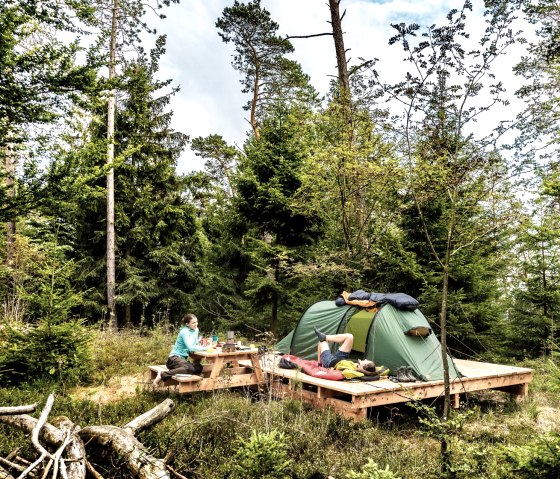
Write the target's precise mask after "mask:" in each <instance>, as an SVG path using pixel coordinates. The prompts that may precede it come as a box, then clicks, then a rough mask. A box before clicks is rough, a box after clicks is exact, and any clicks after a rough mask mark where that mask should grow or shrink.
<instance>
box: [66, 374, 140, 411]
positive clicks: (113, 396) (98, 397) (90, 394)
mask: <svg viewBox="0 0 560 479" xmlns="http://www.w3.org/2000/svg"><path fill="white" fill-rule="evenodd" d="M146 387H151V382H150V381H149V378H148V375H147V374H141V373H139V374H135V375H133V376H120V377H113V378H111V379H110V380H109V381H108V383H107V384H105V385H103V386H95V387H80V388H77V389H75V390H74V391H72V396H74V397H75V398H76V399H88V400H90V401H93V402H95V403H97V404H107V403H110V402H114V401H119V400H121V399H125V398H127V397H131V396H134V395H135V394H136V390H137V388H140V389H142V388H146Z"/></svg>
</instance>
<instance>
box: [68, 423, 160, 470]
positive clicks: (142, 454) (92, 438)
mask: <svg viewBox="0 0 560 479" xmlns="http://www.w3.org/2000/svg"><path fill="white" fill-rule="evenodd" d="M78 434H79V435H80V438H81V439H82V440H83V441H84V443H85V444H86V448H87V449H88V450H90V448H92V447H99V448H101V449H102V450H103V449H110V450H111V451H112V453H113V454H115V455H117V456H118V457H119V458H121V460H122V461H123V464H124V466H125V467H126V468H127V469H128V470H129V471H130V472H131V473H132V474H133V475H134V476H135V477H138V478H139V479H170V478H169V473H168V471H167V469H166V467H165V464H164V462H163V460H161V459H158V458H156V457H154V456H152V455H151V454H150V453H149V452H148V450H147V449H146V448H145V447H144V445H143V444H142V443H141V442H140V441H139V440H138V439H136V438H135V437H134V435H133V434H132V433H131V432H130V431H128V430H126V429H123V428H120V427H117V426H86V427H84V428H83V429H81V430H80V431H79V433H78Z"/></svg>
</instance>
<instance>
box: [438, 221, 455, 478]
mask: <svg viewBox="0 0 560 479" xmlns="http://www.w3.org/2000/svg"><path fill="white" fill-rule="evenodd" d="M453 224H454V223H452V226H450V228H449V230H448V236H447V249H446V251H445V260H444V263H443V287H442V293H441V312H440V318H439V322H440V328H441V356H442V361H443V389H444V399H443V421H444V422H445V421H447V420H448V419H449V412H450V409H451V394H450V386H449V363H448V361H447V299H448V292H449V261H450V257H451V237H452V231H453ZM440 459H441V477H450V473H451V472H452V471H451V467H450V466H451V463H450V451H449V445H448V437H447V435H446V434H443V435H442V437H441V440H440Z"/></svg>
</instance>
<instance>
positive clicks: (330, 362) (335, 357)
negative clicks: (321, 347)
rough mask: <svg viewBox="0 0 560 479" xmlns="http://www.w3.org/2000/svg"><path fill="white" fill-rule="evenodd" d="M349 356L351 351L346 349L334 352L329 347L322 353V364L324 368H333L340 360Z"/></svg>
mask: <svg viewBox="0 0 560 479" xmlns="http://www.w3.org/2000/svg"><path fill="white" fill-rule="evenodd" d="M349 357H350V353H347V352H346V351H337V352H336V353H334V354H333V353H331V352H330V351H329V350H328V349H327V350H326V351H323V352H322V353H321V366H323V367H324V368H332V367H333V366H334V365H335V364H336V363H338V362H339V361H342V360H343V359H348V358H349Z"/></svg>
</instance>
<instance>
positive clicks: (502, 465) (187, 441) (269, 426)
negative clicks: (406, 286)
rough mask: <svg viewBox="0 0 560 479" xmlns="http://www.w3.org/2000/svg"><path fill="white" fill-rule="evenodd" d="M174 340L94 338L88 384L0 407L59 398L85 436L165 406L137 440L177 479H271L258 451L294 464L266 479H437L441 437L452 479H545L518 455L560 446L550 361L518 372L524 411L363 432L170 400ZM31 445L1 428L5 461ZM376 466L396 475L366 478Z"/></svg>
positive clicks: (238, 406) (325, 416)
mask: <svg viewBox="0 0 560 479" xmlns="http://www.w3.org/2000/svg"><path fill="white" fill-rule="evenodd" d="M174 339H175V337H174V336H173V335H165V334H163V333H162V332H161V331H159V330H154V331H151V332H149V333H143V334H138V333H135V332H132V331H130V332H126V331H125V332H119V333H118V334H114V333H105V332H100V333H98V334H96V335H95V340H94V341H95V342H94V348H93V356H94V357H93V361H92V365H91V367H90V368H89V371H90V373H89V375H88V377H87V378H83V380H82V382H81V383H80V384H78V385H74V386H72V387H70V385H68V387H67V386H66V385H64V384H58V383H53V384H50V383H49V384H47V383H45V384H41V385H40V387H39V386H36V385H34V386H33V387H27V386H25V385H22V386H21V387H18V388H6V387H2V386H1V385H0V405H6V406H10V405H12V406H16V405H22V404H32V403H38V404H43V403H44V401H45V400H46V396H47V395H48V393H49V392H50V391H55V392H56V393H57V396H56V400H55V403H54V409H53V412H52V415H53V417H54V416H61V415H62V416H66V417H69V418H71V419H72V420H73V421H75V422H76V423H77V424H78V425H80V426H81V427H82V428H83V427H85V426H87V425H100V424H109V425H122V424H126V423H128V422H129V421H131V420H133V419H134V418H136V417H138V416H139V415H141V414H143V413H145V412H146V411H148V410H151V409H152V408H154V407H156V406H158V405H159V404H161V403H162V401H163V400H165V399H167V398H169V399H171V400H172V401H173V403H174V407H175V408H174V410H173V412H172V413H171V414H170V415H169V417H167V418H165V419H164V420H162V421H161V422H159V423H158V424H156V425H154V426H153V427H151V428H149V429H148V430H146V431H144V432H142V434H141V437H140V439H141V441H142V443H143V444H144V445H145V446H146V447H147V448H148V449H149V450H150V451H151V452H152V453H153V454H154V456H155V457H160V458H166V461H167V463H168V464H169V465H170V467H172V468H173V470H175V471H177V472H178V473H179V474H181V475H182V476H185V477H189V478H192V479H199V478H200V479H202V478H205V479H206V478H216V479H219V478H225V477H230V478H233V477H264V472H266V471H264V469H263V470H261V469H262V468H264V465H265V464H268V463H267V462H266V461H265V462H264V463H261V462H259V460H257V459H258V458H257V457H253V455H252V454H253V453H252V452H251V451H253V450H254V447H256V446H259V447H258V449H259V450H261V449H262V448H263V447H265V448H268V449H267V450H268V451H269V453H270V455H271V456H270V458H265V459H267V460H268V459H270V460H272V458H274V461H279V460H281V459H282V458H285V459H286V462H285V470H282V471H280V472H278V474H277V475H270V476H267V477H293V478H297V479H327V478H330V477H333V478H336V479H349V478H358V477H359V478H365V477H391V478H401V479H417V478H418V477H422V479H439V478H440V477H441V475H440V472H441V462H440V461H441V457H440V453H439V451H440V439H439V434H440V432H442V431H443V433H444V434H445V435H446V437H448V439H449V447H450V453H451V456H450V457H451V461H452V465H453V467H454V469H455V471H456V476H455V477H456V479H472V478H473V477H477V478H478V479H519V478H520V477H523V478H525V477H540V476H520V475H519V473H518V469H516V466H515V464H517V465H518V464H519V462H515V461H517V459H515V457H516V456H515V454H517V452H516V451H521V452H520V453H519V454H521V453H522V455H521V456H519V457H526V455H527V454H534V453H535V451H536V453H543V454H544V453H547V451H549V449H550V448H549V445H554V444H556V442H554V441H556V439H555V438H556V437H558V435H559V434H560V394H559V393H560V366H559V365H558V364H557V361H556V360H555V359H553V358H541V359H538V360H533V361H524V362H523V364H516V365H522V366H523V367H529V368H532V369H533V370H534V379H533V381H532V382H531V384H530V386H529V396H528V397H527V398H526V401H524V402H522V403H517V402H516V401H514V400H512V399H511V397H510V395H509V394H506V393H502V392H498V391H492V390H486V391H480V392H477V393H475V394H472V395H469V396H467V397H465V398H464V399H465V400H464V401H463V400H462V401H461V402H462V407H461V409H460V410H458V411H454V412H453V416H452V420H451V421H449V422H448V423H445V424H444V423H441V421H440V420H439V419H438V417H439V415H440V414H441V409H442V402H441V401H440V400H434V401H430V402H429V403H427V404H424V405H422V404H395V405H387V406H380V407H377V408H372V411H371V414H370V415H369V417H368V419H367V420H366V421H359V422H356V421H351V420H347V419H345V418H343V417H341V416H339V415H337V414H335V413H334V411H332V410H330V409H325V410H317V409H314V408H312V407H310V406H309V405H307V404H304V403H302V402H301V401H297V400H296V401H290V400H281V401H279V400H275V399H273V398H271V397H269V396H268V395H267V394H264V395H261V396H260V397H255V395H254V394H250V393H248V392H244V391H229V390H221V391H217V392H211V393H210V392H209V393H205V392H201V393H195V394H183V395H178V394H176V393H175V392H174V391H168V390H167V389H166V388H159V389H158V390H155V389H154V388H153V387H152V385H151V382H150V380H149V374H148V370H147V366H148V365H150V364H162V363H163V362H164V361H165V358H166V357H167V355H168V354H169V350H170V348H171V347H172V343H173V341H174ZM496 362H497V361H496ZM4 433H6V434H4ZM28 443H29V438H28V437H27V436H25V434H23V433H16V432H15V431H14V430H13V429H8V428H7V427H4V428H3V427H1V426H0V456H2V457H6V456H7V455H8V454H10V453H11V452H12V451H14V450H15V449H16V448H18V447H20V446H21V445H25V444H28ZM348 445H351V446H352V447H347V446H348ZM522 448H527V449H523V450H522ZM22 454H24V455H26V456H27V457H26V459H27V460H30V459H32V458H33V457H34V451H33V450H32V449H25V450H23V451H22ZM290 457H291V458H298V459H297V460H288V458H290ZM512 457H513V459H512ZM370 459H373V460H374V462H375V463H376V464H377V465H378V466H379V468H380V470H383V471H384V470H385V468H388V469H389V470H390V471H392V474H391V475H388V473H385V472H383V474H385V475H383V476H379V475H378V476H375V475H372V474H370V475H368V474H369V473H366V472H365V468H366V467H370V468H371V467H373V466H368V465H367V464H368V460H370ZM512 461H513V465H510V464H511V463H512ZM551 461H553V460H552V459H551ZM553 464H556V462H553ZM96 465H97V468H98V470H99V471H102V474H103V477H105V479H116V478H120V477H128V476H126V475H123V471H122V469H119V468H118V467H117V466H118V465H115V464H113V463H112V462H107V461H103V460H101V459H100V460H99V462H97V463H96ZM236 465H237V466H240V467H241V466H243V468H250V469H251V471H252V472H251V474H249V475H247V474H246V475H245V476H239V475H237V476H232V475H231V474H232V467H236ZM375 467H377V466H375ZM259 468H261V469H259ZM356 474H360V475H356ZM549 477H557V476H549Z"/></svg>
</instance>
